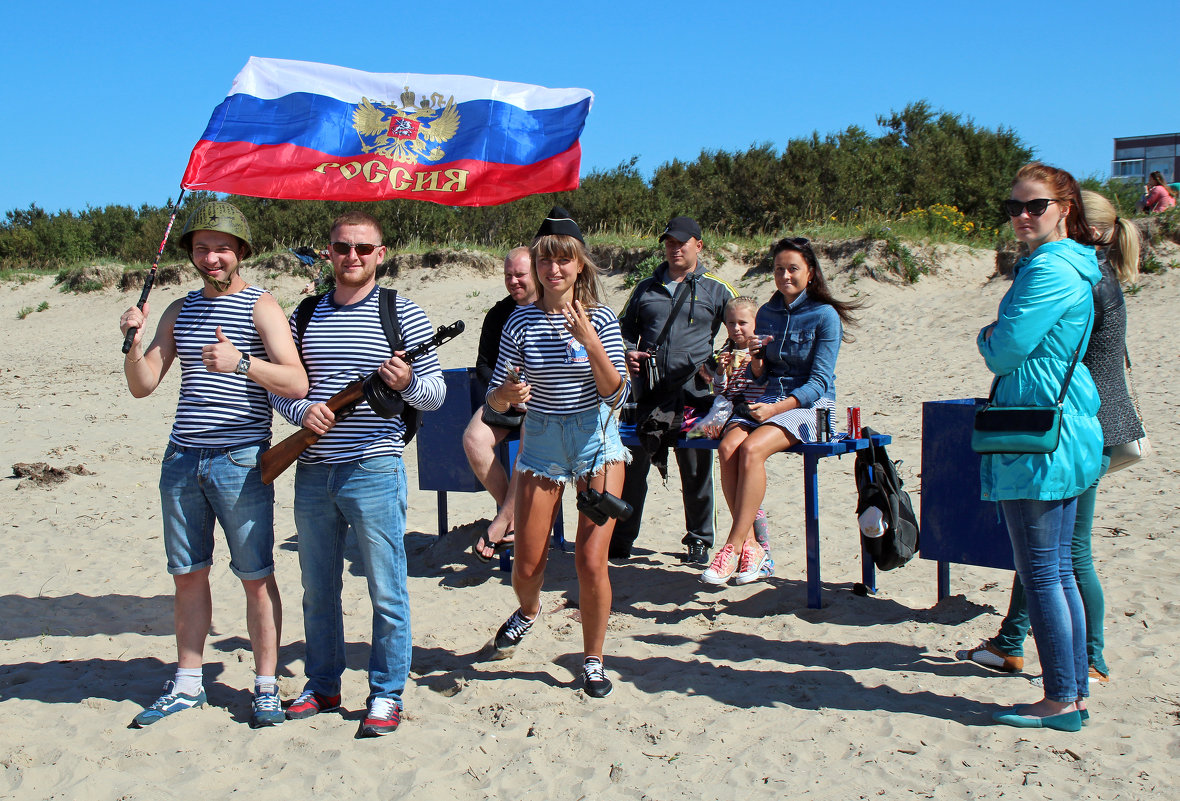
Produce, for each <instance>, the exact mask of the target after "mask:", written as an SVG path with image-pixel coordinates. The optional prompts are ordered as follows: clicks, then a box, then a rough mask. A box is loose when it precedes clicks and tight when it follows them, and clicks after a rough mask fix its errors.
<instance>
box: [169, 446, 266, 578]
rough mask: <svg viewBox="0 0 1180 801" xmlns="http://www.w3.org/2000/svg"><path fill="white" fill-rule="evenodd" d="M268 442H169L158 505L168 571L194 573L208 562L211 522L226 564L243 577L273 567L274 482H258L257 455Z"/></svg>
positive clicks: (256, 575) (262, 575)
mask: <svg viewBox="0 0 1180 801" xmlns="http://www.w3.org/2000/svg"><path fill="white" fill-rule="evenodd" d="M268 447H269V444H268V443H266V442H254V443H249V444H246V445H236V446H234V447H232V448H187V447H183V446H181V445H176V444H174V443H171V442H169V443H168V447H167V449H165V451H164V461H163V462H162V464H161V465H160V509H161V512H162V515H163V518H164V551H165V553H166V554H167V556H168V572H169V573H171V574H172V575H174V576H180V575H184V574H186V573H195V572H196V571H198V570H204V569H205V568H207V567H209V566H210V565H212V564H213V542H214V540H213V523H214V522H215V521H216V522H218V523H220V524H221V529H222V531H224V532H225V540H226V543H227V544H228V545H229V569H230V570H231V571H233V574H234V575H235V576H237V577H238V578H240V579H242V580H244V581H253V580H255V579H261V578H266V577H267V576H269V575H270V574H271V573H273V572H275V562H274V540H275V530H274V514H275V511H274V501H275V491H274V487H272V486H270V485H269V484H263V483H262V471H261V470H259V469H258V460H259V458H260V457H261V456H262V454H263V453H265V452H266V449H267V448H268Z"/></svg>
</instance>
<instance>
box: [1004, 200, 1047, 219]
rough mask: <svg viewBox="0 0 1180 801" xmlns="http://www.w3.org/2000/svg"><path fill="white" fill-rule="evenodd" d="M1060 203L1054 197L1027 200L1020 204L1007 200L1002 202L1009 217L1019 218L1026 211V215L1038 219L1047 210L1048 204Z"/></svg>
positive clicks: (1017, 201)
mask: <svg viewBox="0 0 1180 801" xmlns="http://www.w3.org/2000/svg"><path fill="white" fill-rule="evenodd" d="M1060 202H1061V201H1060V200H1059V199H1057V198H1055V197H1039V198H1036V199H1035V200H1028V201H1025V202H1023V203H1021V202H1020V201H1019V200H1013V199H1012V198H1008V199H1007V200H1005V201H1004V211H1006V212H1007V213H1008V216H1009V217H1019V216H1020V215H1021V214H1023V213H1024V210H1025V209H1028V213H1029V214H1030V215H1032V216H1033V217H1040V216H1041V215H1042V214H1044V213H1045V210H1046V209H1048V208H1049V204H1050V203H1060Z"/></svg>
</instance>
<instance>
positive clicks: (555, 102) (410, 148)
mask: <svg viewBox="0 0 1180 801" xmlns="http://www.w3.org/2000/svg"><path fill="white" fill-rule="evenodd" d="M593 100H594V95H593V94H592V93H591V92H589V91H588V90H586V89H546V88H544V87H541V86H531V85H529V84H522V83H510V82H507V81H493V80H487V79H484V78H473V77H469V76H465V75H415V74H410V73H372V72H361V71H359V70H353V69H348V68H345V67H334V66H331V65H328V64H314V63H311V62H306V61H288V60H284V59H269V58H253V57H252V58H251V59H250V61H249V62H247V64H246V66H245V68H244V69H243V70H242V71H241V72H240V73H238V76H237V77H236V78H235V79H234V83H233V87H232V88H231V89H230V93H229V96H228V97H226V99H225V101H224V102H223V103H221V105H219V106H218V107H217V109H216V110H215V111H214V112H213V117H212V118H211V119H210V120H209V125H208V126H207V127H206V129H205V133H204V135H203V136H202V137H201V140H200V141H199V142H198V143H197V145H196V147H194V148H193V152H192V155H191V156H190V157H189V162H188V167H187V168H186V169H185V172H184V180H183V181H182V182H181V185H182V186H183V187H184V188H185V189H193V190H207V191H215V192H228V193H232V194H237V195H251V196H254V197H270V198H292V199H320V200H351V201H364V200H385V199H389V198H411V199H415V200H429V201H432V202H435V203H443V204H446V205H448V206H490V205H496V204H499V203H507V202H509V201H511V200H516V199H517V198H521V197H524V196H526V195H532V194H537V193H540V192H561V191H566V190H570V189H576V188H577V186H578V168H579V164H580V161H581V147H580V145H579V144H578V137H579V136H581V133H582V128H583V127H584V126H585V122H586V115H587V113H588V112H589V111H590V105H591V103H592V102H593Z"/></svg>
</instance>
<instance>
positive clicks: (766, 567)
mask: <svg viewBox="0 0 1180 801" xmlns="http://www.w3.org/2000/svg"><path fill="white" fill-rule="evenodd" d="M773 575H774V559H772V558H771V557H770V554H769V553H768V554H766V561H765V562H763V563H762V569H761V570H759V571H758V578H770V577H771V576H773Z"/></svg>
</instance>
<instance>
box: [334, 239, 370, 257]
mask: <svg viewBox="0 0 1180 801" xmlns="http://www.w3.org/2000/svg"><path fill="white" fill-rule="evenodd" d="M379 247H381V246H380V245H370V244H368V243H367V242H357V243H356V244H355V245H354V244H352V243H351V242H333V243H332V250H334V251H336V252H337V253H339V254H340V255H341V256H347V255H348V251H350V250H355V251H356V255H358V256H368V255H369V254H370V253H372V252H373V251H374V250H376V249H377V248H379Z"/></svg>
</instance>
